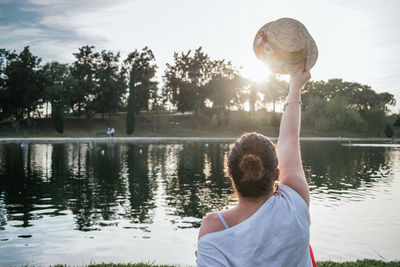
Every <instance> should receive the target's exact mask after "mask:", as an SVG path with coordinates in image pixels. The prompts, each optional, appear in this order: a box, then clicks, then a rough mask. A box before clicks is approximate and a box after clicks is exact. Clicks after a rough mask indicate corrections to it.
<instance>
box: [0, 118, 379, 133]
mask: <svg viewBox="0 0 400 267" xmlns="http://www.w3.org/2000/svg"><path fill="white" fill-rule="evenodd" d="M109 127H110V128H111V127H113V128H115V130H116V134H115V136H117V137H239V136H241V135H242V134H243V133H245V132H253V131H255V132H259V133H262V134H264V135H266V136H271V137H277V136H278V135H279V124H278V125H277V124H274V125H271V124H270V123H268V121H267V120H265V119H264V118H263V117H262V116H261V115H259V116H254V117H249V116H248V115H247V114H238V115H237V116H232V118H231V119H230V120H229V122H228V123H223V124H221V125H218V122H216V121H214V120H207V119H203V120H197V119H196V118H194V117H193V116H192V115H171V114H161V115H146V116H140V117H138V118H137V120H136V126H135V131H134V133H133V134H131V135H128V134H126V117H125V116H122V115H118V116H111V117H108V116H106V117H105V118H104V119H101V118H99V117H97V118H92V119H91V120H90V121H89V120H87V119H86V118H80V119H79V118H74V117H71V118H66V119H65V123H64V133H62V134H60V133H57V132H56V131H55V129H54V127H53V125H52V121H51V119H49V118H41V119H33V120H32V121H31V123H30V124H29V126H28V123H27V122H26V121H24V122H22V123H21V126H20V127H19V128H18V129H16V128H14V126H13V125H12V123H11V122H9V123H1V124H0V137H22V138H26V137H104V136H106V131H107V128H109ZM301 136H302V137H338V136H342V137H344V136H346V137H378V136H374V135H372V134H370V135H368V136H367V135H365V134H364V135H362V134H361V135H360V134H359V133H354V132H348V131H335V132H315V131H314V130H312V129H309V128H307V125H303V128H302V132H301Z"/></svg>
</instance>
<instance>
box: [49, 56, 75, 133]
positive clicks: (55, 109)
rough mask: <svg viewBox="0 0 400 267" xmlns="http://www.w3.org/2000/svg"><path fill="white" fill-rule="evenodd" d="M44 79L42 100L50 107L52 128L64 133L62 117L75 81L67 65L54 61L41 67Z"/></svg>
mask: <svg viewBox="0 0 400 267" xmlns="http://www.w3.org/2000/svg"><path fill="white" fill-rule="evenodd" d="M43 75H44V78H45V83H44V94H43V99H44V101H46V102H49V103H50V105H51V118H52V121H53V125H54V128H55V129H56V130H57V132H59V133H63V132H64V115H65V112H66V111H67V110H68V107H69V104H70V97H71V94H70V92H71V91H72V90H73V88H74V87H75V86H76V83H77V82H76V80H75V78H74V77H72V75H71V73H70V68H69V66H68V65H67V64H60V63H58V62H56V61H54V62H51V63H47V64H46V65H44V66H43Z"/></svg>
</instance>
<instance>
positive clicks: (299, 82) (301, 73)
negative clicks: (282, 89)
mask: <svg viewBox="0 0 400 267" xmlns="http://www.w3.org/2000/svg"><path fill="white" fill-rule="evenodd" d="M310 78H311V73H310V64H309V62H308V58H306V60H305V61H304V65H303V67H302V68H300V69H299V70H298V71H296V72H295V73H294V74H292V75H291V77H290V88H291V89H292V88H293V89H299V90H300V89H301V88H302V87H303V86H304V84H305V83H306V82H307V81H308V80H309V79H310Z"/></svg>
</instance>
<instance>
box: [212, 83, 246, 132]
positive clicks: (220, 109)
mask: <svg viewBox="0 0 400 267" xmlns="http://www.w3.org/2000/svg"><path fill="white" fill-rule="evenodd" d="M246 83H247V81H246V80H245V79H243V78H242V77H241V76H239V75H236V76H234V77H233V78H229V77H214V78H213V79H212V80H210V81H209V82H208V83H207V84H206V85H205V91H206V95H207V96H208V98H207V99H208V100H209V101H210V102H211V103H212V111H213V114H214V115H215V116H216V118H217V120H218V124H219V125H220V124H221V123H222V121H223V120H224V119H226V118H227V117H226V116H227V114H228V113H227V111H228V110H229V109H230V108H232V107H236V106H238V105H239V100H240V99H239V96H240V94H241V90H242V89H243V87H244V86H245V84H246Z"/></svg>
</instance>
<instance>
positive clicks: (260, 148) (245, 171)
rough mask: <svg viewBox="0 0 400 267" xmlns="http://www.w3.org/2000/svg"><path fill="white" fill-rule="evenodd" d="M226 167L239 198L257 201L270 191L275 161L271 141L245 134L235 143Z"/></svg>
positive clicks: (276, 164) (257, 135)
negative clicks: (256, 198) (249, 198)
mask: <svg viewBox="0 0 400 267" xmlns="http://www.w3.org/2000/svg"><path fill="white" fill-rule="evenodd" d="M228 167H229V169H230V171H231V174H232V178H233V183H234V187H235V189H236V190H237V192H238V193H239V194H240V195H241V196H243V197H253V198H255V197H260V196H263V195H266V194H268V193H269V192H271V191H272V190H273V183H274V181H275V179H276V170H277V168H278V158H277V156H276V151H275V146H274V144H273V143H272V142H271V140H270V139H269V138H268V137H266V136H264V135H262V134H258V133H248V134H244V135H242V137H241V138H239V139H238V140H236V142H235V145H234V146H233V148H232V150H231V152H230V154H229V161H228Z"/></svg>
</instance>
